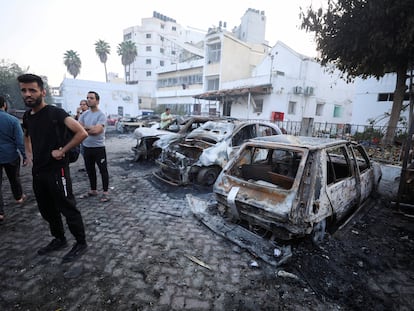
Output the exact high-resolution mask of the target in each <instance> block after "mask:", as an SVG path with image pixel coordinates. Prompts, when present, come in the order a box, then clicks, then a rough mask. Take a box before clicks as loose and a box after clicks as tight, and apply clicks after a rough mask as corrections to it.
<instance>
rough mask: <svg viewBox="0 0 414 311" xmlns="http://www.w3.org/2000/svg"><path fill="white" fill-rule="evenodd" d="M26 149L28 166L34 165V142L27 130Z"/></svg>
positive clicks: (25, 131) (25, 132)
mask: <svg viewBox="0 0 414 311" xmlns="http://www.w3.org/2000/svg"><path fill="white" fill-rule="evenodd" d="M23 140H24V148H25V151H26V164H32V163H33V151H32V141H31V139H30V136H29V135H28V133H27V130H24V136H23Z"/></svg>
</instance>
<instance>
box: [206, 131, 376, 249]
mask: <svg viewBox="0 0 414 311" xmlns="http://www.w3.org/2000/svg"><path fill="white" fill-rule="evenodd" d="M380 179H381V169H380V166H379V164H378V163H375V162H372V161H370V159H369V157H368V155H367V153H366V151H365V149H364V147H363V146H362V145H361V144H357V143H353V142H348V141H345V140H335V139H329V138H313V137H295V136H289V135H279V136H270V137H260V138H256V139H253V140H250V141H249V142H247V143H246V144H244V145H243V146H242V148H241V149H240V150H239V152H238V153H237V155H236V156H235V157H233V158H232V159H231V161H229V163H228V164H227V165H226V167H225V168H224V170H223V171H222V173H221V174H220V176H219V177H218V178H217V181H216V183H215V185H214V187H213V191H214V194H215V196H216V199H217V202H218V205H217V210H218V211H219V212H220V214H221V215H222V216H225V217H229V218H230V219H233V220H234V221H237V223H239V224H242V225H244V226H245V227H246V228H248V229H249V230H253V229H254V231H255V232H260V234H261V235H262V236H265V235H266V236H268V237H271V238H272V239H273V240H274V239H276V240H290V239H293V238H298V237H304V236H308V237H311V238H312V240H313V242H315V243H320V242H321V241H322V240H323V238H324V235H325V230H326V229H332V228H336V227H337V226H339V225H340V224H341V223H343V222H344V221H345V220H346V219H347V218H348V217H349V216H350V215H352V214H353V213H354V212H355V211H356V210H357V209H358V208H360V207H361V206H362V205H363V204H364V203H366V202H367V200H368V199H369V197H370V196H371V195H372V194H374V193H375V191H376V189H377V186H378V184H379V181H380Z"/></svg>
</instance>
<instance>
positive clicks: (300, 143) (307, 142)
mask: <svg viewBox="0 0 414 311" xmlns="http://www.w3.org/2000/svg"><path fill="white" fill-rule="evenodd" d="M251 141H252V142H264V143H275V144H283V145H289V146H293V147H305V148H307V149H322V148H326V147H331V146H335V145H338V144H343V143H347V141H346V140H338V139H333V138H321V137H308V136H292V135H273V136H264V137H257V138H253V139H251Z"/></svg>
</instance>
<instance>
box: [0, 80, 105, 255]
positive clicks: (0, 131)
mask: <svg viewBox="0 0 414 311" xmlns="http://www.w3.org/2000/svg"><path fill="white" fill-rule="evenodd" d="M17 83H18V84H19V87H20V91H21V95H22V98H23V101H24V103H25V105H26V107H27V108H28V110H27V111H26V112H25V114H24V116H23V124H22V125H21V124H20V122H19V120H18V119H17V118H16V117H14V116H12V115H10V114H8V113H7V102H6V100H5V98H4V97H1V96H0V222H3V221H4V220H5V214H4V200H3V195H2V180H3V169H4V171H5V173H6V175H7V178H8V180H9V183H10V186H11V191H12V194H13V197H14V199H15V202H16V203H17V204H23V203H24V202H25V200H26V198H27V196H26V194H24V193H23V190H22V189H23V187H22V184H21V180H20V167H21V164H22V165H23V166H26V165H30V166H31V169H32V188H33V193H34V196H35V198H36V202H37V206H38V209H39V212H40V214H41V216H42V218H43V219H44V220H45V221H47V223H48V224H49V230H50V234H51V236H52V240H51V241H50V242H49V243H48V244H46V245H45V246H44V247H42V248H40V249H38V250H37V253H38V254H39V255H46V254H48V253H50V252H54V251H58V250H61V249H64V248H66V247H67V246H68V242H67V239H66V236H65V228H64V224H63V221H62V215H63V217H64V218H65V220H66V224H67V227H68V229H69V231H70V233H71V234H72V235H73V237H74V238H75V240H76V242H75V243H74V245H73V246H72V248H71V250H70V251H69V252H67V253H66V254H65V255H64V256H63V258H62V263H65V262H71V261H74V260H76V259H77V258H78V257H79V256H81V255H82V254H83V253H84V252H85V251H86V250H87V247H88V246H87V239H86V235H85V227H84V221H83V218H82V215H81V212H80V211H79V209H78V208H77V204H76V199H75V196H74V194H73V192H72V180H71V174H70V169H69V160H68V157H65V155H66V153H67V152H68V151H69V150H71V149H72V148H74V147H76V146H78V145H80V147H81V148H80V150H81V155H82V157H83V161H84V165H85V171H86V173H87V175H88V179H89V184H90V190H89V191H88V192H86V193H84V194H82V195H80V196H79V198H80V199H87V198H89V197H97V196H99V199H100V201H101V202H108V201H109V200H110V196H109V192H108V189H109V174H108V167H107V157H106V149H105V129H106V116H105V114H104V113H103V112H102V111H101V110H100V109H99V99H100V97H99V94H98V93H97V92H94V91H90V92H88V94H87V96H86V99H82V100H81V101H80V104H79V108H78V109H77V115H76V116H75V117H72V116H70V115H69V114H68V113H67V112H66V111H65V110H63V109H61V108H58V107H55V106H53V105H48V104H47V103H46V102H45V97H46V89H45V87H44V83H43V80H42V78H41V77H39V76H37V75H34V74H23V75H20V76H19V77H18V78H17ZM68 129H69V130H70V131H71V132H72V133H73V135H72V136H71V138H70V139H69V140H66V141H65V138H66V136H65V135H64V133H66V132H67V130H68ZM96 167H98V169H99V173H100V175H101V180H102V188H103V191H102V192H101V193H99V192H98V189H97V172H96Z"/></svg>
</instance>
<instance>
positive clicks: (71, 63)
mask: <svg viewBox="0 0 414 311" xmlns="http://www.w3.org/2000/svg"><path fill="white" fill-rule="evenodd" d="M63 56H64V58H63V60H64V62H63V63H64V64H65V66H66V68H67V70H68V72H69V73H70V74H71V75H72V76H73V78H74V79H76V77H77V76H78V75H79V73H80V69H81V66H82V62H81V60H80V58H79V55H78V53H77V52H76V51H74V50H68V51H66V52H65V54H64V55H63Z"/></svg>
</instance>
